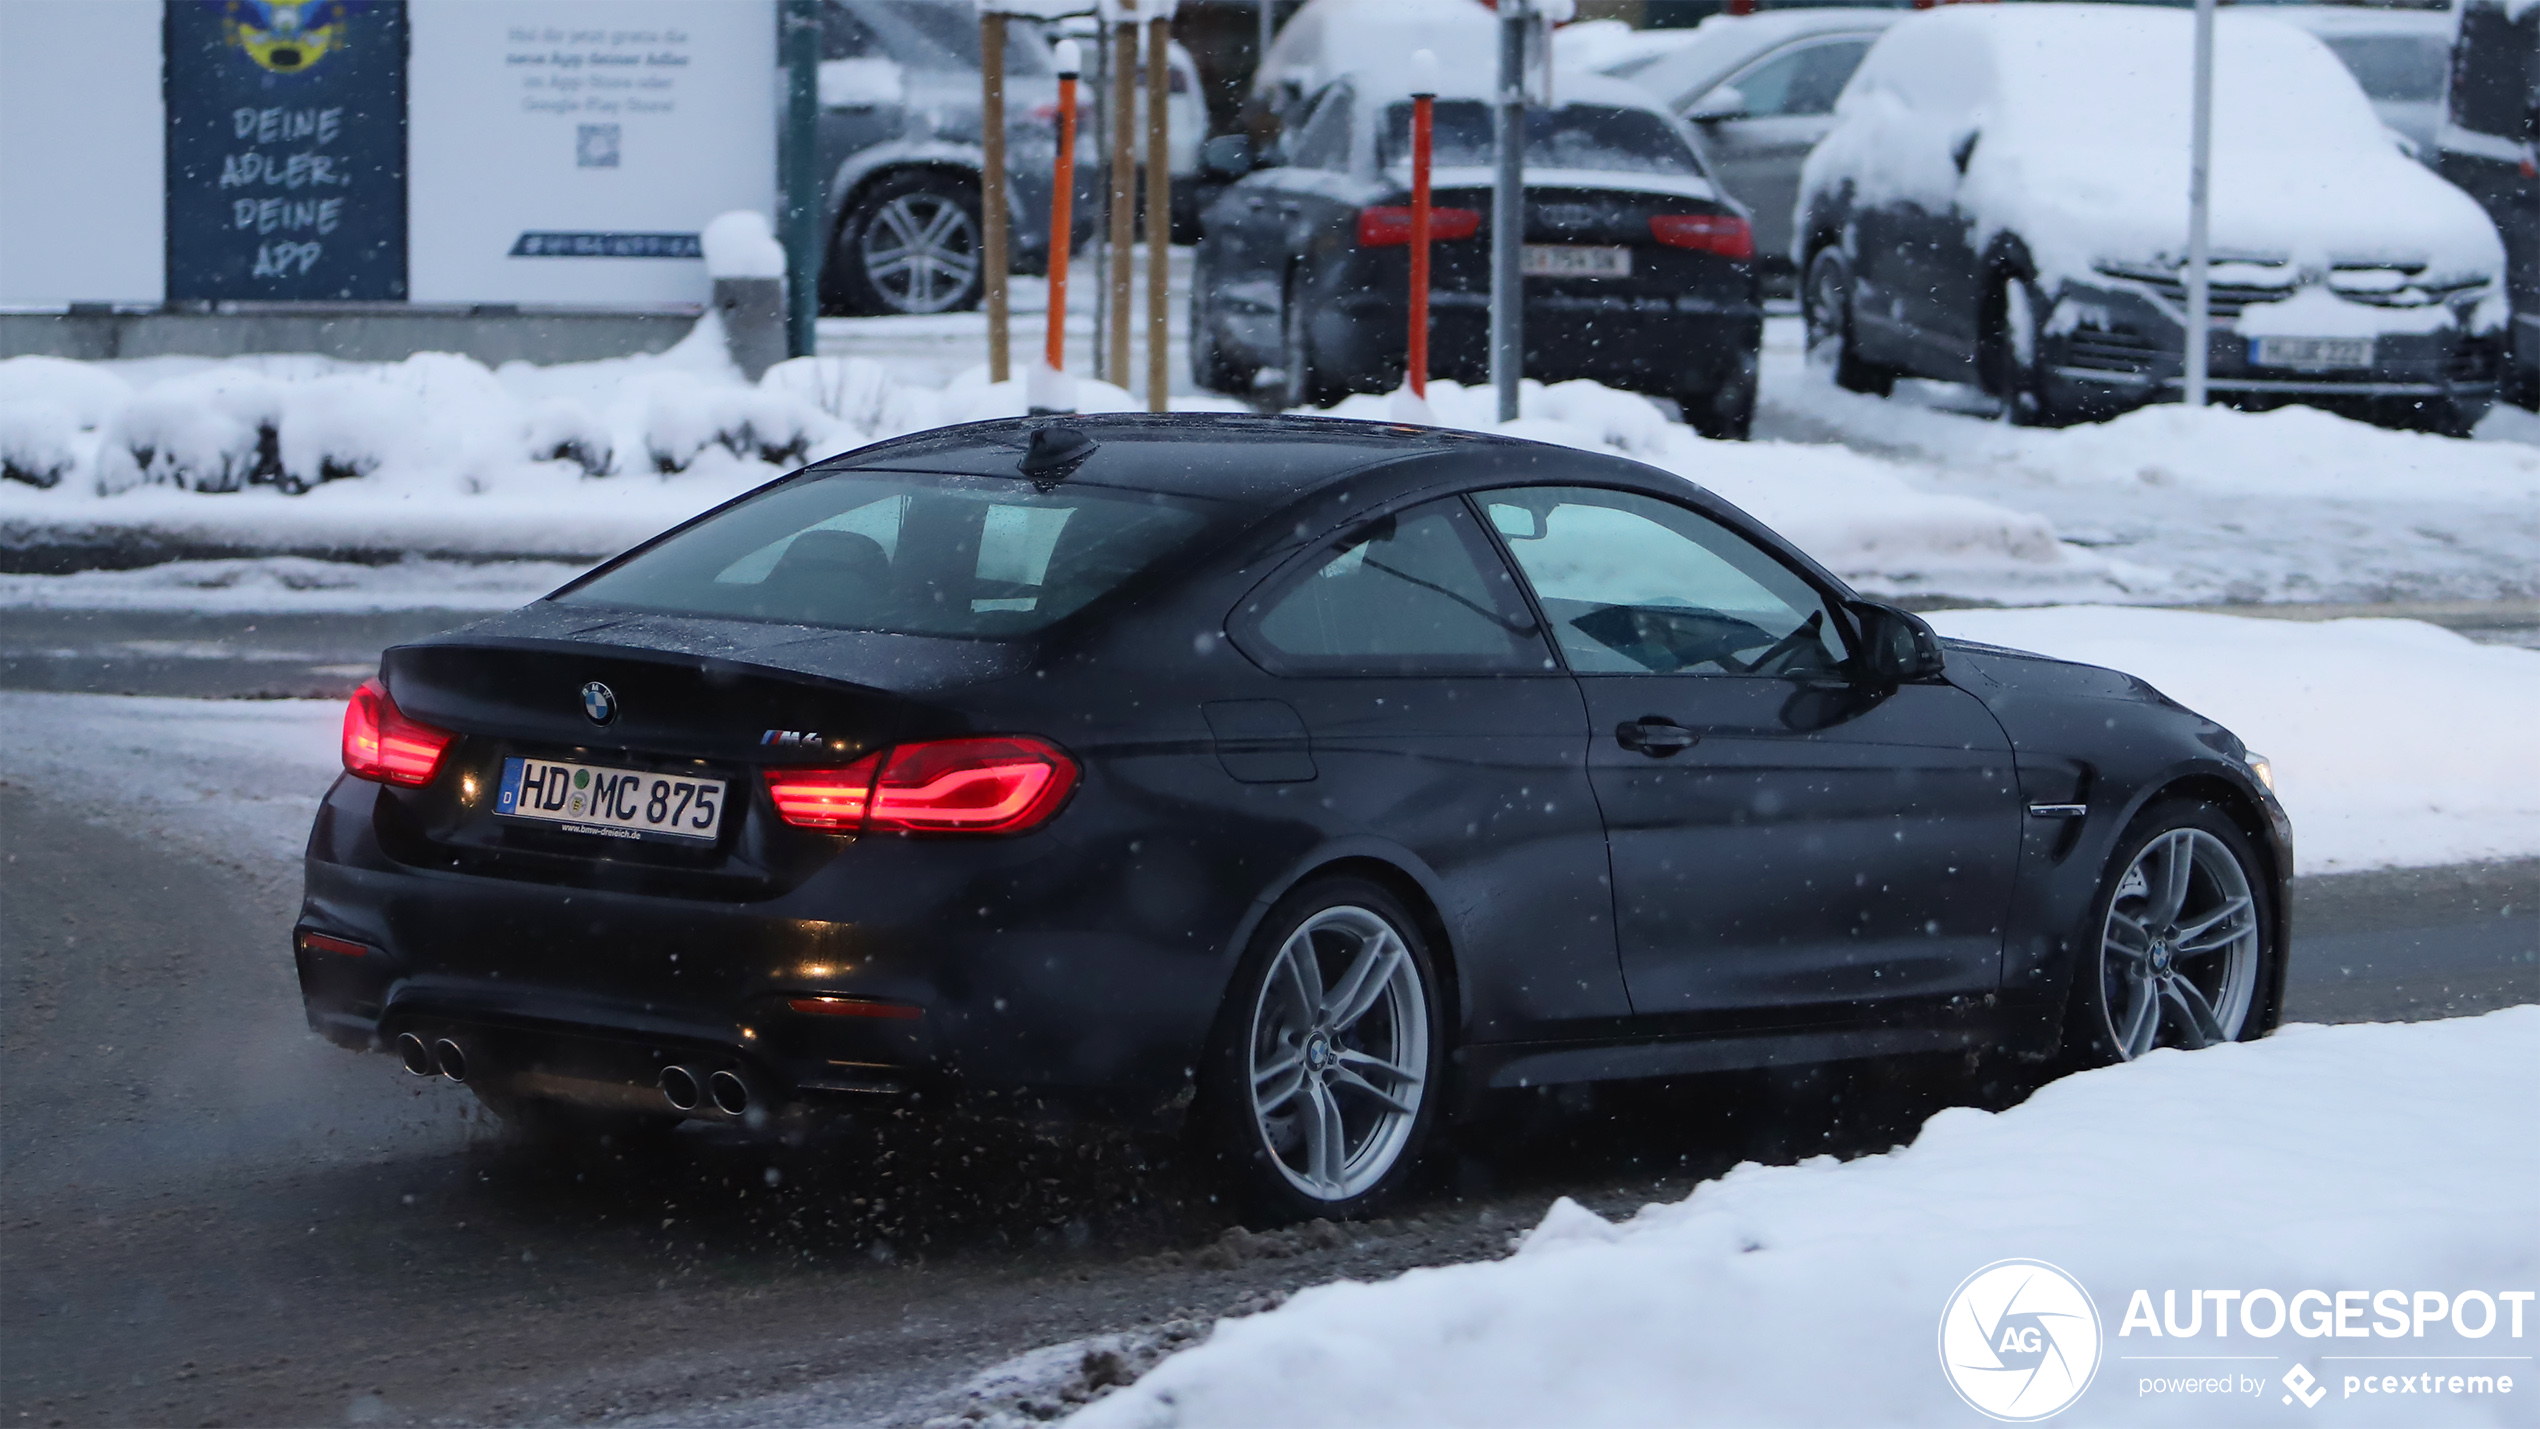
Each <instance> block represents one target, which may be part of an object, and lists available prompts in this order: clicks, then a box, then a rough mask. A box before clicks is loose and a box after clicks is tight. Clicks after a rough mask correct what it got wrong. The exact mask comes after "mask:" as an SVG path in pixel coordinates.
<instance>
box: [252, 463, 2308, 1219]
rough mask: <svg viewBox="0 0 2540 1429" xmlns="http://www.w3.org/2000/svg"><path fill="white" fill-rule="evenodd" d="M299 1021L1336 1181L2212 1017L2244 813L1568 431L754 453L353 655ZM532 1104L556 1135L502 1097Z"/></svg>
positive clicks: (753, 1119) (551, 1069)
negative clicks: (1441, 1147)
mask: <svg viewBox="0 0 2540 1429" xmlns="http://www.w3.org/2000/svg"><path fill="white" fill-rule="evenodd" d="M344 756H345V764H346V768H347V773H346V775H345V776H344V777H343V778H342V779H341V780H339V781H338V782H337V783H336V785H335V787H334V789H333V790H332V791H331V792H330V793H329V794H328V796H327V798H326V800H325V803H324V806H323V807H322V808H321V810H320V812H319V814H318V818H317V822H316V827H315V829H314V831H313V832H312V834H311V838H310V843H309V851H308V875H307V876H308V885H307V901H306V904H305V907H304V909H303V911H302V913H301V916H300V921H299V926H298V929H297V933H296V940H295V946H296V950H297V954H298V961H299V972H300V978H301V985H302V988H303V991H304V993H305V996H306V999H307V1006H308V1015H309V1019H310V1022H311V1024H312V1025H313V1026H314V1027H315V1028H316V1029H317V1030H318V1031H319V1032H321V1033H322V1034H324V1035H325V1036H327V1037H329V1038H331V1039H333V1040H335V1041H337V1042H339V1043H341V1044H343V1045H345V1046H347V1047H353V1048H367V1049H372V1050H390V1049H393V1050H395V1051H396V1052H397V1053H398V1054H399V1055H401V1056H402V1057H403V1058H404V1060H405V1063H406V1066H407V1067H408V1068H409V1069H410V1070H412V1071H414V1072H416V1073H418V1074H424V1075H430V1074H435V1073H438V1074H440V1075H443V1076H447V1077H450V1078H453V1079H458V1080H462V1081H464V1082H465V1083H466V1084H467V1085H469V1086H470V1087H473V1088H475V1089H477V1090H478V1091H479V1093H480V1094H481V1095H482V1096H483V1097H484V1098H485V1099H486V1100H487V1102H488V1103H489V1104H490V1105H492V1106H493V1107H494V1108H495V1109H496V1110H497V1111H498V1112H500V1113H502V1114H503V1115H504V1116H505V1117H506V1118H522V1119H525V1120H527V1121H528V1122H529V1123H530V1124H532V1125H537V1124H540V1122H541V1121H542V1119H543V1118H542V1112H554V1111H555V1110H556V1109H558V1108H564V1107H573V1108H579V1109H580V1112H579V1114H580V1115H581V1116H584V1117H586V1118H587V1117H589V1116H593V1115H606V1116H615V1117H619V1118H622V1119H625V1120H626V1121H628V1122H630V1123H640V1122H643V1121H646V1120H650V1121H652V1122H655V1123H657V1124H658V1123H667V1122H669V1121H670V1120H671V1119H674V1118H699V1117H704V1118H720V1119H726V1120H738V1121H744V1122H750V1123H753V1124H764V1122H763V1118H765V1117H767V1116H777V1117H785V1118H792V1117H800V1116H809V1115H814V1114H818V1113H822V1112H826V1111H836V1110H841V1109H846V1110H852V1109H854V1108H858V1107H876V1106H906V1105H908V1104H910V1102H911V1101H912V1100H913V1099H915V1100H918V1101H919V1103H920V1104H921V1105H922V1106H928V1107H932V1106H940V1105H944V1104H946V1103H947V1102H958V1101H960V1100H961V1099H963V1098H964V1097H969V1096H974V1095H988V1094H994V1095H996V1096H998V1097H1000V1098H1002V1097H1004V1096H1005V1095H1006V1094H1008V1093H1010V1092H1015V1091H1021V1092H1026V1093H1029V1094H1031V1095H1032V1096H1034V1097H1036V1098H1038V1099H1040V1100H1041V1101H1043V1102H1045V1103H1059V1104H1072V1105H1074V1106H1077V1107H1079V1108H1081V1109H1082V1112H1083V1114H1087V1115H1092V1116H1097V1117H1107V1118H1113V1119H1117V1120H1119V1121H1122V1122H1126V1123H1133V1124H1138V1125H1172V1124H1176V1123H1180V1124H1184V1125H1188V1126H1190V1127H1191V1128H1192V1129H1193V1130H1194V1131H1196V1132H1197V1133H1199V1134H1200V1135H1201V1136H1203V1137H1205V1138H1206V1139H1207V1141H1208V1143H1209V1144H1210V1145H1211V1146H1213V1148H1214V1149H1215V1151H1216V1152H1217V1154H1219V1155H1221V1156H1223V1157H1224V1158H1225V1160H1226V1161H1227V1162H1228V1163H1229V1164H1230V1165H1231V1166H1233V1167H1235V1168H1239V1174H1240V1175H1241V1177H1242V1179H1243V1181H1244V1183H1245V1189H1246V1190H1247V1191H1248V1193H1249V1194H1250V1195H1251V1197H1252V1198H1253V1199H1254V1200H1255V1201H1256V1202H1257V1203H1258V1205H1259V1209H1260V1210H1262V1211H1263V1212H1265V1213H1267V1214H1271V1215H1287V1216H1302V1215H1313V1214H1324V1215H1330V1214H1346V1213H1352V1212H1356V1211H1358V1210H1360V1209H1362V1208H1364V1207H1367V1206H1369V1205H1372V1204H1374V1203H1376V1202H1378V1201H1379V1200H1381V1199H1382V1198H1384V1197H1385V1196H1387V1195H1388V1194H1390V1193H1391V1192H1393V1191H1394V1190H1396V1189H1397V1188H1398V1187H1400V1186H1401V1185H1402V1184H1403V1183H1404V1181H1405V1180H1406V1179H1407V1178H1408V1177H1410V1176H1411V1175H1412V1174H1413V1172H1414V1168H1415V1166H1416V1165H1417V1163H1418V1160H1419V1154H1420V1151H1421V1148H1422V1147H1423V1145H1424V1144H1425V1143H1426V1142H1427V1141H1428V1140H1429V1139H1430V1138H1431V1136H1432V1135H1433V1133H1434V1132H1435V1131H1436V1129H1437V1126H1438V1123H1439V1122H1440V1120H1441V1119H1442V1118H1446V1117H1451V1116H1455V1115H1457V1114H1459V1113H1461V1112H1463V1111H1466V1110H1469V1109H1471V1108H1473V1107H1474V1106H1476V1105H1478V1104H1481V1103H1482V1102H1483V1101H1484V1100H1485V1099H1486V1094H1488V1093H1490V1092H1491V1091H1493V1090H1494V1089H1501V1088H1517V1087H1528V1086H1542V1085H1547V1084H1556V1083H1570V1082H1586V1081H1597V1080H1606V1079H1616V1078H1631V1077H1644V1076H1652V1075H1665V1074H1678V1073H1690V1072H1697V1071H1704V1070H1713V1069H1729V1068H1741V1067H1756V1066H1763V1065H1782V1064H1789V1063H1794V1062H1815V1061H1829V1060H1837V1059H1847V1058H1862V1057H1872V1056H1878V1055H1882V1054H1891V1053H1905V1052H1912V1051H1922V1050H1945V1049H1993V1050H2000V1051H2004V1052H2008V1053H2014V1054H2025V1055H2028V1056H2031V1057H2040V1058H2042V1057H2048V1056H2054V1055H2058V1054H2059V1053H2060V1054H2061V1055H2065V1056H2069V1057H2072V1058H2074V1059H2076V1060H2078V1061H2084V1062H2087V1061H2098V1060H2111V1059H2120V1058H2127V1057H2133V1056H2136V1055H2140V1054H2141V1053H2143V1052H2145V1051H2147V1050H2149V1049H2150V1048H2152V1047H2154V1046H2156V1045H2185V1046H2201V1045H2203V1044H2205V1043H2209V1042H2215V1041H2223V1040H2229V1039H2234V1038H2248V1037H2254V1036H2257V1035H2259V1034H2261V1033H2263V1032H2264V1031H2266V1030H2267V1029H2268V1028H2270V1027H2271V1026H2272V1025H2273V1024H2274V1022H2275V1020H2276V1012H2277V1005H2278V994H2279V989H2280V987H2281V983H2282V978H2283V969H2284V946H2285V944H2284V920H2283V908H2284V887H2285V878H2286V875H2287V872H2288V870H2289V869H2290V867H2291V858H2290V845H2289V837H2290V835H2289V827H2288V825H2287V822H2286V819H2285V815H2284V811H2283V809H2282V807H2281V806H2280V805H2278V804H2277V802H2276V801H2275V799H2274V797H2273V795H2272V794H2271V793H2270V792H2269V788H2268V782H2267V781H2268V776H2267V774H2266V772H2265V765H2264V763H2263V761H2261V760H2258V759H2257V758H2256V757H2255V756H2252V755H2250V754H2248V753H2247V752H2246V751H2245V750H2244V749H2243V748H2242V746H2241V744H2240V742H2239V741H2238V740H2237V739H2235V738H2233V737H2232V735H2231V733H2230V732H2229V731H2227V730H2225V729H2223V728H2221V727H2220V726H2218V725H2216V724H2214V723H2213V722H2212V721H2210V720H2206V719H2203V718H2200V717H2199V716H2197V715H2195V714H2193V713H2191V712H2189V711H2187V710H2185V709H2182V708H2180V707H2179V706H2177V705H2176V704H2174V703H2172V702H2170V701H2169V700H2167V699H2165V698H2163V697H2162V696H2161V695H2160V694H2159V693H2158V692H2157V691H2155V690H2153V689H2151V688H2150V687H2148V686H2146V685H2145V684H2143V683H2142V682H2141V681H2139V680H2136V679H2133V678H2130V677H2128V676H2125V675H2120V674H2116V673H2113V672H2111V671H2107V670H2101V669H2094V668H2091V667H2088V666H2082V665H2073V664H2066V663H2063V662H2059V661H2054V660H2047V659H2042V658H2040V657H2037V656H2033V655H2024V654H2020V653H2018V652H2015V651H2010V650H2001V649H1994V648H1990V647H1985V646H1978V645H1969V644H1961V643H1956V642H1940V641H1937V640H1935V639H1934V637H1933V636H1932V634H1931V632H1930V629H1929V627H1927V626H1925V625H1924V624H1923V623H1922V622H1921V621H1920V620H1918V619H1916V618H1915V617H1913V616H1911V615H1909V614H1906V613H1905V612H1903V611H1900V610H1897V609H1895V608H1893V607H1891V606H1887V605H1882V604H1879V603H1877V602H1875V601H1868V600H1863V599H1861V598H1860V597H1858V596H1856V595H1855V594H1854V593H1853V592H1852V591H1851V590H1849V589H1847V588H1846V587H1845V585H1844V583H1843V582H1842V581H1840V580H1838V579H1837V578H1835V577H1834V576H1833V575H1831V574H1829V573H1827V572H1826V571H1825V570H1824V569H1822V568H1820V567H1819V566H1817V565H1816V564H1815V563H1814V562H1812V561H1810V560H1809V559H1808V558H1807V557H1806V556H1805V555H1803V554H1801V553H1800V552H1799V551H1797V550H1795V549H1793V548H1792V547H1791V546H1790V545H1789V544H1788V543H1786V542H1784V541H1783V540H1781V539H1780V538H1779V537H1777V536H1775V535H1774V534H1773V533H1772V532H1770V531H1767V530H1765V529H1763V528H1762V527H1761V526H1759V525H1757V524H1756V523H1755V521H1754V520H1753V519H1752V518H1750V517H1748V516H1747V515H1746V514H1745V513H1743V512H1741V511H1739V510H1738V509H1736V508H1735V507H1733V506H1731V505H1729V504H1728V503H1726V502H1724V501H1721V500H1719V499H1718V498H1717V497H1715V496H1713V495H1711V494H1710V493H1708V492H1706V491H1704V490H1702V489H1701V488H1700V487H1698V486H1695V485H1694V484H1692V483H1690V482H1688V481H1685V480H1683V479H1682V478H1679V477H1676V476H1672V475H1669V474H1667V473H1664V472H1660V471H1657V470H1654V469H1652V468H1649V467H1645V466H1641V465H1638V464H1636V463H1633V462H1630V461H1626V460H1622V459H1619V458H1614V457H1609V456H1600V455H1592V454H1588V453H1582V452H1578V451H1572V450H1568V449H1564V448H1558V447H1551V446H1545V445H1540V444H1536V443H1531V442H1524V441H1517V440H1510V439H1504V438H1495V437H1483V436H1472V435H1465V434H1459V433H1453V432H1443V431H1435V430H1428V429H1422V428H1414V427H1401V426H1390V425H1379V424H1369V423H1355V422H1339V421H1331V420H1322V419H1313V418H1301V417H1256V416H1249V415H1222V416H1143V415H1141V416H1115V417H1088V418H1067V419H1059V420H1055V421H1050V422H1046V423H1044V424H1040V425H1035V424H1033V423H1029V422H1020V421H1004V422H989V423H982V424H978V425H972V426H966V427H956V428H950V429H945V430H942V431H938V432H933V433H928V434H924V435H920V436H915V437H909V438H905V439H901V440H897V441H890V442H884V443H880V444H878V445H875V446H871V447H867V448H864V449H862V450H860V451H857V452H853V453H850V454H848V455H845V456H841V457H838V458H835V459H832V460H829V461H824V462H821V463H818V464H816V465H813V466H810V467H807V468H805V469H803V470H802V471H799V472H796V473H795V474H793V475H792V476H789V477H786V478H784V479H783V480H780V481H777V482H774V483H772V484H770V485H768V486H766V487H763V488H761V489H760V490H758V491H756V492H753V493H751V494H750V495H748V496H745V497H742V498H741V499H739V500H737V501H734V502H732V503H730V504H728V505H726V506H723V507H721V508H719V509H717V510H715V511H712V512H710V513H708V514H706V515H704V516H701V517H699V518H697V519H696V520H694V521H691V522H689V523H688V524H686V525H684V526H681V527H679V528H677V529H676V530H673V531H671V532H670V533H668V534H666V535H664V536H662V537H660V538H658V539H656V540H654V541H651V542H649V543H647V544H645V545H643V546H640V547H638V548H636V549H635V550H634V551H632V552H629V553H628V554H626V555H624V556H621V557H619V558H618V559H616V560H614V561H611V562H609V563H608V564H606V565H604V566H602V567H600V568H599V569H598V570H596V571H594V572H593V573H591V574H589V575H587V576H584V577H583V578H581V579H579V580H577V581H575V582H573V583H572V584H570V585H568V586H566V587H565V588H563V589H562V590H559V591H557V592H556V593H555V594H553V595H551V596H549V597H547V598H545V599H543V600H539V601H536V602H533V603H532V604H530V605H528V606H525V607H523V608H522V609H520V610H517V611H514V612H512V613H510V614H507V615H502V616H498V617H495V618H493V619H490V620H486V621H483V622H480V623H478V624H476V625H473V626H469V627H467V628H465V629H462V630H458V631H455V632H452V633H450V634H447V635H442V636H438V637H435V638H433V639H430V640H425V641H421V642H418V643H415V644H411V645H402V646H399V647H396V648H395V649H392V650H390V651H388V652H387V654H386V656H385V658H384V660H383V662H382V667H381V675H380V678H379V680H378V681H377V682H376V683H375V684H373V685H371V686H368V687H366V688H365V689H364V690H363V691H362V692H361V693H360V694H359V695H358V696H356V697H355V699H354V700H353V702H352V705H351V707H350V709H349V711H348V714H347V717H346V722H345V743H344ZM551 1124H552V1123H551Z"/></svg>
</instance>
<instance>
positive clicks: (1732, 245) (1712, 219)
mask: <svg viewBox="0 0 2540 1429" xmlns="http://www.w3.org/2000/svg"><path fill="white" fill-rule="evenodd" d="M1649 236H1650V237H1652V238H1655V239H1657V240H1658V241H1659V242H1661V243H1664V244H1666V245H1667V246H1668V247H1670V248H1695V249H1699V250H1701V251H1702V252H1705V253H1717V254H1719V255H1720V256H1721V257H1723V258H1752V257H1754V256H1755V230H1754V229H1753V228H1751V227H1749V226H1748V225H1747V222H1746V220H1745V219H1742V218H1740V217H1738V216H1737V215H1735V214H1733V213H1661V214H1653V215H1651V217H1650V220H1649Z"/></svg>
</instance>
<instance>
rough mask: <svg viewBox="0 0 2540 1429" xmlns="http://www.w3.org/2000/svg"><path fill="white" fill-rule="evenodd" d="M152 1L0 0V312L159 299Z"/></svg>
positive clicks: (159, 168)
mask: <svg viewBox="0 0 2540 1429" xmlns="http://www.w3.org/2000/svg"><path fill="white" fill-rule="evenodd" d="M159 19H160V4H159V0H0V305H8V306H17V307H58V306H60V305H62V304H64V303H72V302H126V303H155V302H157V301H159V299H160V297H161V296H162V295H163V294H164V293H165V292H166V290H167V246H166V237H165V234H166V222H167V210H166V198H165V194H166V177H167V174H166V170H167V164H166V132H167V125H166V119H165V106H164V105H163V104H162V103H161V101H160V97H159Z"/></svg>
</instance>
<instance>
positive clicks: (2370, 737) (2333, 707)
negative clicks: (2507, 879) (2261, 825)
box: [1931, 606, 2540, 1391]
mask: <svg viewBox="0 0 2540 1429" xmlns="http://www.w3.org/2000/svg"><path fill="white" fill-rule="evenodd" d="M1931 622H1932V624H1933V625H1934V626H1935V627H1936V628H1938V629H1939V631H1940V632H1941V633H1942V634H1944V635H1954V636H1960V637H1963V638H1966V639H1969V640H1981V641H1984V642H1986V643H1988V644H1993V645H2008V646H2012V647H2014V648H2016V649H2022V650H2034V651H2037V652H2038V653H2040V654H2045V655H2054V656H2057V657H2059V658H2062V659H2066V660H2079V661H2081V662H2083V663H2085V664H2091V665H2105V666H2108V667H2110V668H2112V669H2118V670H2123V671H2126V672H2127V673H2128V674H2133V675H2140V676H2142V677H2143V678H2144V679H2146V680H2149V681H2151V682H2152V684H2153V686H2154V687H2155V688H2157V689H2159V690H2160V691H2161V692H2162V693H2163V694H2165V695H2168V696H2169V697H2170V698H2172V699H2174V700H2177V701H2178V702H2179V703H2180V704H2183V705H2185V706H2187V707H2188V708H2189V709H2192V710H2195V711H2197V712H2198V713H2199V714H2203V715H2206V716H2208V717H2209V718H2212V719H2215V720H2218V721H2220V722H2221V723H2222V724H2223V725H2225V726H2226V727H2228V728H2229V729H2230V730H2231V731H2232V732H2233V733H2235V734H2237V735H2239V736H2240V737H2241V738H2242V739H2244V740H2246V741H2248V743H2249V747H2250V748H2252V749H2255V750H2257V751H2258V752H2259V753H2261V754H2264V755H2266V756H2267V757H2268V759H2270V760H2271V761H2272V762H2273V764H2274V766H2275V781H2276V790H2277V792H2278V794H2279V796H2280V797H2282V799H2283V800H2284V807H2285V810H2286V812H2288V813H2290V814H2291V815H2292V816H2293V857H2294V866H2295V870H2296V871H2297V872H2299V873H2305V874H2310V873H2342V872H2347V871H2351V870H2354V869H2362V868H2377V867H2386V866H2391V865H2411V866H2421V865H2426V864H2438V863H2466V862H2471V861H2474V860H2479V859H2493V858H2532V857H2540V739H2535V738H2534V737H2533V736H2532V719H2533V717H2534V715H2536V714H2540V651H2535V650H2522V649H2517V648H2514V647H2512V646H2499V645H2480V644H2476V643H2474V642H2472V641H2470V640H2467V639H2465V638H2463V637H2461V636H2459V635H2456V634H2454V633H2452V632H2451V631H2448V630H2444V629H2442V628H2440V627H2438V626H2433V625H2427V624H2425V623H2423V622H2421V621H2414V620H2327V621H2319V622H2303V621H2292V620H2262V619H2251V618H2248V617H2245V616H2231V615H2207V614H2200V613H2197V612H2192V611H2180V610H2144V609H2117V608H2109V607H2104V606H2103V607H2087V606H2085V607H2062V608H2052V609H2044V610H1952V611H1942V612H1939V613H1936V614H1934V615H1933V616H1932V617H1931ZM2534 1389H2535V1391H2540V1377H2535V1383H2534Z"/></svg>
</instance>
